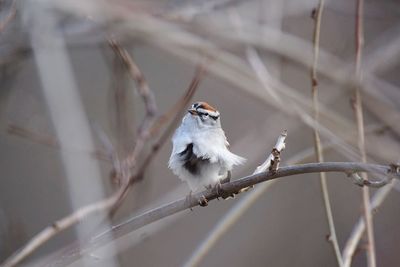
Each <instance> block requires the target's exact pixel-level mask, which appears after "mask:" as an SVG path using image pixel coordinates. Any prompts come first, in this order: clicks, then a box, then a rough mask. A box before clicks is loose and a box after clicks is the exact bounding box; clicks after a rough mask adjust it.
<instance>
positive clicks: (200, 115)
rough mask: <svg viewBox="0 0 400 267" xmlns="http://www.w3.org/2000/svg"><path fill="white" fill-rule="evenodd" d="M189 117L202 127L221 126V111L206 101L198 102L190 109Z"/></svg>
mask: <svg viewBox="0 0 400 267" xmlns="http://www.w3.org/2000/svg"><path fill="white" fill-rule="evenodd" d="M188 112H189V114H188V115H187V117H188V119H190V120H193V121H194V122H195V123H196V124H197V125H198V126H199V127H200V128H210V127H213V126H218V127H220V125H221V124H220V118H219V112H218V110H216V109H215V108H214V107H212V106H211V105H210V104H208V103H206V102H196V103H194V104H193V105H192V106H191V107H190V108H189V109H188Z"/></svg>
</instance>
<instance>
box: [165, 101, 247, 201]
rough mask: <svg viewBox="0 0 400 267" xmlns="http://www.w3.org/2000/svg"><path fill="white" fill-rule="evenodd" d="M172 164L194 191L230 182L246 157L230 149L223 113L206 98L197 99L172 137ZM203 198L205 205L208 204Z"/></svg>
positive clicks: (171, 166)
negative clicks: (223, 128)
mask: <svg viewBox="0 0 400 267" xmlns="http://www.w3.org/2000/svg"><path fill="white" fill-rule="evenodd" d="M172 144H173V148H172V153H171V157H170V159H169V164H168V166H169V168H170V169H171V170H172V171H173V173H174V174H175V175H177V176H178V177H179V178H180V179H181V180H182V181H186V182H187V183H188V185H189V187H190V189H191V192H195V191H197V190H200V189H204V188H206V189H211V188H213V187H215V186H220V185H221V183H224V182H229V180H230V171H231V170H232V168H233V166H234V165H239V164H242V163H244V161H245V159H244V158H242V157H240V156H238V155H235V154H233V153H232V152H230V151H229V149H228V147H229V143H228V141H227V140H226V136H225V133H224V131H223V130H222V128H221V120H220V114H219V112H218V110H216V109H215V108H213V107H212V106H211V105H209V104H208V103H206V102H196V103H194V104H193V105H192V106H191V108H190V109H189V110H188V113H187V114H186V115H185V116H184V117H183V119H182V123H181V125H180V126H179V127H178V128H177V129H176V131H175V134H174V135H173V137H172ZM204 200H205V198H204V199H203V201H202V202H201V203H200V204H201V205H202V206H206V205H207V201H206V200H205V201H204Z"/></svg>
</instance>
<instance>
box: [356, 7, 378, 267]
mask: <svg viewBox="0 0 400 267" xmlns="http://www.w3.org/2000/svg"><path fill="white" fill-rule="evenodd" d="M363 9H364V1H363V0H357V7H356V29H355V39H356V43H355V46H356V58H355V61H356V63H355V75H356V80H357V81H358V84H357V86H356V87H355V89H354V112H355V117H356V123H357V133H358V149H359V151H360V155H361V161H362V162H367V154H366V151H365V134H364V118H363V110H362V102H361V92H360V87H359V84H360V81H361V80H362V73H361V59H362V49H363V46H364V28H363ZM361 175H362V178H363V180H365V181H367V180H368V176H367V174H366V173H362V174H361ZM362 196H363V207H364V208H363V211H364V218H365V221H366V225H367V258H368V266H369V267H375V266H376V255H375V240H374V229H373V222H372V215H371V212H370V210H371V207H370V192H369V188H368V187H363V189H362Z"/></svg>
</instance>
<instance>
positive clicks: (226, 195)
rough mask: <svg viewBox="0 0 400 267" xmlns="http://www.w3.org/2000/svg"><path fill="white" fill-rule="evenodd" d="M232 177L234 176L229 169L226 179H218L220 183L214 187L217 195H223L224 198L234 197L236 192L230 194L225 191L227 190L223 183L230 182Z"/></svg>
mask: <svg viewBox="0 0 400 267" xmlns="http://www.w3.org/2000/svg"><path fill="white" fill-rule="evenodd" d="M231 177H232V173H231V171H227V173H226V177H225V178H224V179H221V180H220V181H218V183H217V184H216V185H215V187H214V188H215V191H216V193H217V195H218V196H221V197H222V198H223V199H227V198H229V197H232V198H234V197H235V194H233V193H231V194H229V193H227V192H225V190H223V189H222V184H226V183H229V182H230V181H231Z"/></svg>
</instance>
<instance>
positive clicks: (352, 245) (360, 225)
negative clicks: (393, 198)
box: [342, 181, 397, 267]
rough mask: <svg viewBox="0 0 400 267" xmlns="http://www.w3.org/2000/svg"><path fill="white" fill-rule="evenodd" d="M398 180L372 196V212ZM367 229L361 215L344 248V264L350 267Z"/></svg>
mask: <svg viewBox="0 0 400 267" xmlns="http://www.w3.org/2000/svg"><path fill="white" fill-rule="evenodd" d="M396 182H397V181H393V182H392V183H390V184H388V185H387V186H385V187H383V188H381V189H380V190H379V191H378V192H376V193H375V195H374V196H373V197H372V200H371V204H370V207H371V210H370V212H371V213H372V212H373V211H374V210H377V209H378V208H379V207H380V206H381V204H382V203H383V201H384V200H385V198H386V197H387V196H388V195H389V193H390V191H391V190H392V189H393V187H394V185H395V184H396ZM364 231H365V220H364V218H363V217H362V216H361V217H360V218H359V219H358V222H357V224H356V225H355V226H354V228H353V231H352V232H351V234H350V237H349V238H348V239H347V241H346V245H345V247H344V249H343V253H342V254H343V263H344V266H346V267H350V266H351V262H352V259H353V255H354V252H355V251H356V249H357V246H358V243H359V242H360V240H361V237H362V235H363V233H364Z"/></svg>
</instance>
